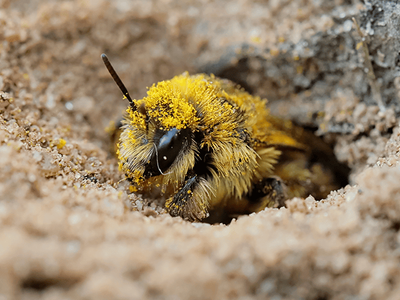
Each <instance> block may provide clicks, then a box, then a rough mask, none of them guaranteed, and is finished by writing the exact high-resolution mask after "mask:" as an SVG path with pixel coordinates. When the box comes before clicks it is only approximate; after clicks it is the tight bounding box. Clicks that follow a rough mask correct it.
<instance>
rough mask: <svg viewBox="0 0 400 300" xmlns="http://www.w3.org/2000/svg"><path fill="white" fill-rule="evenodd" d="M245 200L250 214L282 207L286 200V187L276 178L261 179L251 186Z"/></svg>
mask: <svg viewBox="0 0 400 300" xmlns="http://www.w3.org/2000/svg"><path fill="white" fill-rule="evenodd" d="M246 198H247V199H248V201H249V209H250V211H252V212H259V211H261V210H263V209H264V208H266V207H282V206H285V200H287V193H286V186H285V185H284V183H283V182H282V180H281V179H280V178H278V177H267V178H263V179H262V180H260V181H259V182H257V183H255V184H254V185H253V188H252V190H251V191H250V192H249V193H248V194H247V195H246Z"/></svg>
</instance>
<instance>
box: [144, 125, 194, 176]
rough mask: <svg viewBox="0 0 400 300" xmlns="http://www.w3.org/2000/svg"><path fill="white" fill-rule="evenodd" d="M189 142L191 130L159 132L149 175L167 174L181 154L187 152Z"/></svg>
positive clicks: (174, 129)
mask: <svg viewBox="0 0 400 300" xmlns="http://www.w3.org/2000/svg"><path fill="white" fill-rule="evenodd" d="M189 141H190V130H189V129H180V130H179V129H176V128H171V129H170V130H168V131H165V130H157V132H156V134H155V135H154V144H155V147H156V151H155V153H154V154H153V156H152V158H151V160H150V164H149V165H148V166H147V167H146V169H147V171H148V172H147V173H150V174H152V176H156V175H160V174H162V173H164V172H166V171H167V170H168V168H169V167H171V165H172V164H173V163H174V161H175V159H176V158H177V157H178V156H179V153H181V151H185V149H186V148H187V146H188V145H189Z"/></svg>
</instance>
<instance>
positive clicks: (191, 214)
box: [165, 175, 208, 221]
mask: <svg viewBox="0 0 400 300" xmlns="http://www.w3.org/2000/svg"><path fill="white" fill-rule="evenodd" d="M203 181H204V179H202V178H199V177H198V176H197V175H193V176H191V177H188V178H187V179H186V180H185V184H184V185H183V186H182V188H181V189H180V190H179V191H178V192H177V193H176V194H175V195H174V196H173V197H171V198H169V199H168V200H167V201H166V202H165V208H166V209H167V211H168V212H169V214H170V215H171V216H173V217H177V216H180V217H182V218H184V219H186V220H189V221H197V220H202V219H204V218H206V217H208V211H207V205H206V203H205V202H204V197H203V195H202V193H201V191H200V190H201V188H202V186H203V185H204V183H203Z"/></svg>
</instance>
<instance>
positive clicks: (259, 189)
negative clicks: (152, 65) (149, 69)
mask: <svg viewBox="0 0 400 300" xmlns="http://www.w3.org/2000/svg"><path fill="white" fill-rule="evenodd" d="M103 60H105V63H106V66H107V68H108V69H109V71H110V73H111V75H112V76H113V78H114V80H115V81H116V83H117V85H118V86H119V87H120V88H121V91H122V92H123V94H124V95H125V97H126V98H127V99H128V101H129V102H130V106H129V107H128V109H127V110H126V115H125V119H124V121H123V127H122V129H123V131H122V133H121V135H120V141H119V148H118V151H117V154H118V158H119V163H120V169H121V170H122V171H123V172H124V173H125V174H126V176H127V177H128V178H129V179H130V180H131V181H132V182H133V184H135V185H136V186H138V187H139V188H142V189H144V190H145V189H152V188H153V187H156V186H161V187H162V188H163V191H168V192H167V193H166V196H167V200H166V203H165V207H166V210H167V211H168V212H169V213H170V214H171V215H173V216H181V217H183V218H185V219H188V220H192V221H193V220H202V219H204V218H206V217H207V216H208V212H209V210H218V209H223V210H226V211H228V212H229V213H231V212H232V213H246V212H247V213H248V212H253V211H258V210H261V209H263V208H265V207H267V206H280V205H283V203H284V199H287V198H288V197H294V196H299V197H305V196H308V194H309V193H311V194H314V195H316V196H317V197H318V195H320V194H318V191H320V190H324V191H326V192H325V194H323V195H322V196H326V194H327V193H328V192H329V190H331V189H333V188H337V187H338V186H337V185H336V183H335V179H334V176H333V173H332V172H330V171H329V170H328V171H327V172H325V171H326V170H325V169H324V168H323V166H322V165H323V164H322V163H315V162H312V161H315V157H314V156H313V151H312V148H310V145H313V144H314V145H317V143H315V141H314V140H313V138H310V136H309V135H307V134H305V133H304V131H303V130H302V129H301V128H298V127H296V126H294V125H293V124H292V123H291V122H289V121H282V120H280V119H278V118H276V117H273V116H271V115H270V114H269V111H268V110H267V109H266V106H265V105H266V101H265V100H261V99H260V98H258V97H253V96H251V95H249V94H248V93H247V92H245V91H243V90H242V89H240V88H239V87H237V86H236V85H235V84H233V83H232V82H230V81H227V80H223V79H219V78H216V77H214V76H208V75H205V74H197V75H194V76H190V75H189V74H187V73H184V74H182V75H179V76H176V77H174V78H172V79H171V80H166V81H162V82H159V83H158V84H155V85H153V86H152V87H151V88H150V89H149V90H148V92H147V96H146V97H144V98H143V99H140V100H132V99H131V98H130V96H129V93H128V92H127V90H126V88H125V86H124V85H123V84H122V82H121V81H120V79H119V77H118V76H117V75H116V73H115V71H114V69H112V67H111V65H110V64H109V62H108V60H107V59H105V58H104V57H103ZM314 139H316V137H314ZM317 150H318V151H321V149H317ZM319 185H323V188H322V189H321V186H319Z"/></svg>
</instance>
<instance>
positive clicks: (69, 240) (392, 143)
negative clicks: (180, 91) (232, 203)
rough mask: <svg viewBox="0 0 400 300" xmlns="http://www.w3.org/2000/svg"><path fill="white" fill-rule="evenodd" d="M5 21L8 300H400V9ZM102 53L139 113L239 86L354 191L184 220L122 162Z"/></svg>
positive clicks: (36, 13)
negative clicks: (153, 90)
mask: <svg viewBox="0 0 400 300" xmlns="http://www.w3.org/2000/svg"><path fill="white" fill-rule="evenodd" d="M381 2H382V3H381ZM0 6H1V10H0V24H1V25H0V35H1V41H2V42H1V44H0V90H1V92H0V299H1V300H5V299H7V300H8V299H269V298H270V299H276V300H277V299H320V300H322V299H325V300H327V299H392V300H394V299H399V297H400V269H399V263H400V247H399V244H400V233H399V229H400V186H399V184H398V182H399V180H400V169H399V161H400V158H399V153H400V130H399V127H398V116H399V112H400V105H399V103H400V102H399V98H400V97H399V96H400V81H399V79H398V74H399V67H398V65H399V61H400V59H399V57H398V55H399V54H398V49H399V46H400V35H399V33H398V24H399V20H400V5H399V4H396V3H395V1H393V3H392V2H391V1H385V2H383V1H371V2H369V1H365V3H364V4H363V3H361V2H358V1H356V0H353V1H346V0H334V1H333V0H321V1H311V0H309V1H307V0H296V1H282V0H280V1H272V0H270V1H251V0H240V1H234V2H231V3H229V4H227V2H226V1H223V0H215V1H208V0H204V1H197V2H194V1H181V0H159V1H155V0H154V1H124V0H118V1H106V0H99V1H95V0H72V1H50V0H34V1H22V0H19V1H17V0H16V1H7V0H3V1H0ZM354 16H355V17H357V19H358V22H359V24H360V26H361V28H362V30H363V32H364V34H365V35H366V38H365V40H366V41H367V42H368V44H369V51H370V55H371V57H370V59H371V61H372V66H373V69H374V72H375V75H376V77H377V79H376V82H377V84H378V86H379V88H380V93H381V96H382V101H383V104H384V105H383V107H382V106H381V107H379V105H378V103H377V99H376V98H375V97H374V95H373V93H372V92H371V84H370V82H369V81H368V78H367V74H366V70H365V68H366V58H365V56H363V53H362V48H361V47H360V41H361V37H360V36H359V35H358V33H357V32H356V31H355V27H354V25H353V23H352V17H354ZM396 49H397V50H396ZM102 52H105V53H107V54H108V56H109V57H110V59H111V60H112V62H113V64H114V66H115V68H116V69H117V70H118V72H119V74H120V76H121V77H122V79H123V81H124V82H125V84H126V85H127V86H128V87H129V90H130V91H131V95H132V96H133V97H135V98H139V97H143V95H144V94H145V91H146V86H150V85H151V84H152V83H154V82H157V81H159V80H161V79H166V78H170V77H172V76H174V75H176V74H179V73H181V72H183V71H185V70H188V71H189V72H192V73H193V72H200V71H206V72H213V73H215V74H217V75H220V76H224V77H227V78H230V79H233V80H236V81H237V82H240V83H242V84H243V85H244V86H245V87H246V88H248V89H249V90H251V91H252V92H253V93H254V94H257V95H261V96H263V97H267V98H268V99H269V101H270V105H271V109H272V111H274V113H276V114H279V115H284V116H287V117H289V118H291V119H293V120H294V121H296V122H297V123H298V124H300V125H303V126H306V127H309V128H312V129H315V130H316V132H317V134H318V135H320V136H321V137H322V138H324V139H325V140H326V141H327V142H329V143H331V144H332V145H333V146H334V147H335V148H334V149H335V153H336V154H337V157H338V158H339V160H341V161H342V162H344V163H347V164H348V165H349V166H350V167H351V168H352V173H351V177H350V185H348V186H346V187H345V188H343V189H341V190H338V191H332V192H331V194H330V195H329V196H328V198H327V199H325V200H322V201H320V202H316V201H315V200H314V199H313V198H312V197H308V198H307V199H292V200H289V201H288V202H287V208H281V209H266V210H264V211H262V212H260V213H258V214H252V215H250V216H242V217H240V218H238V219H237V220H236V219H235V220H233V221H232V223H231V224H229V225H222V224H217V225H210V224H206V223H189V222H185V221H183V220H182V219H180V218H172V217H170V216H169V215H168V214H165V212H164V210H163V209H162V207H159V206H157V205H156V204H155V203H150V202H148V201H146V200H143V199H141V198H140V197H139V196H136V195H134V194H130V193H129V186H128V183H127V182H126V181H123V180H122V179H123V174H120V173H119V172H118V167H117V161H116V159H115V158H114V157H113V156H112V154H111V153H110V149H111V144H110V139H109V137H108V135H107V133H106V132H105V127H107V125H109V123H110V122H111V121H115V120H117V119H118V118H119V116H120V115H121V112H122V110H123V109H124V107H125V105H126V103H124V101H122V97H121V95H120V92H119V91H118V88H117V87H116V86H115V84H114V82H113V81H112V80H111V78H110V77H109V74H108V73H107V70H106V69H105V68H104V66H103V64H102V61H101V59H100V54H101V53H102Z"/></svg>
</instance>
